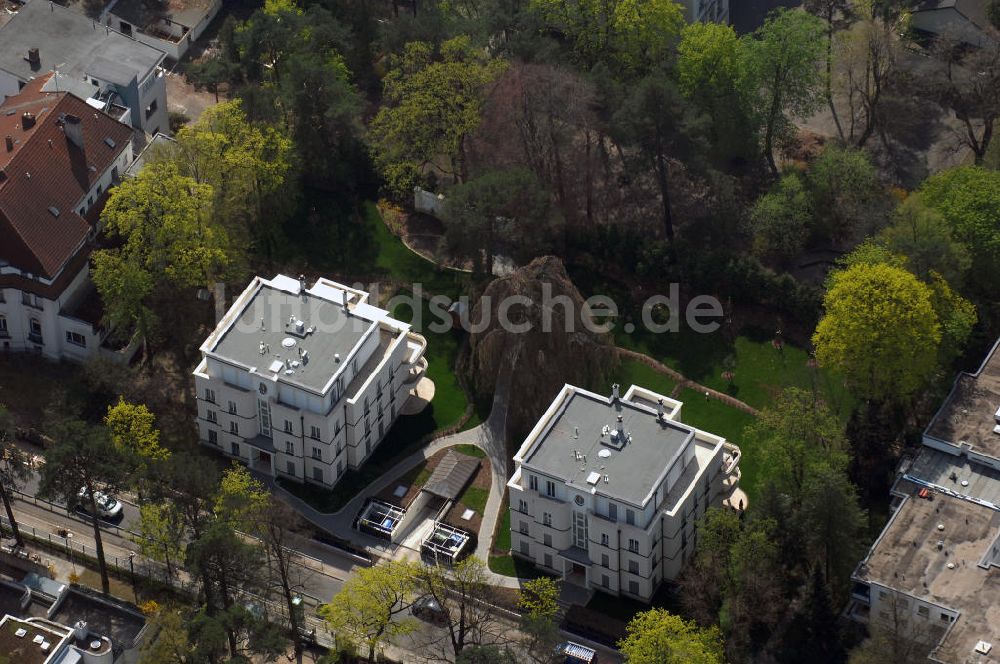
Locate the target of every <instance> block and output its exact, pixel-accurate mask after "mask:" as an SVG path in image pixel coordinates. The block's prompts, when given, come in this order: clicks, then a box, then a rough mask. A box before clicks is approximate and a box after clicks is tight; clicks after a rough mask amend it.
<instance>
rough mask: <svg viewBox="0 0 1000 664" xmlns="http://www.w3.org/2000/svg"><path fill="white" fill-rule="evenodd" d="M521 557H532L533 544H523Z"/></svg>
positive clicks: (524, 542)
mask: <svg viewBox="0 0 1000 664" xmlns="http://www.w3.org/2000/svg"><path fill="white" fill-rule="evenodd" d="M521 555H523V556H530V555H531V544H529V543H528V541H527V540H523V541H522V542H521Z"/></svg>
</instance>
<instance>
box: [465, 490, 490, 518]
mask: <svg viewBox="0 0 1000 664" xmlns="http://www.w3.org/2000/svg"><path fill="white" fill-rule="evenodd" d="M489 497H490V491H489V489H483V488H481V487H478V486H470V487H468V488H466V489H465V492H464V493H463V494H462V495H461V496H459V498H458V502H460V503H462V504H463V505H465V506H466V507H468V508H469V509H470V510H475V511H476V513H477V514H479V516H482V515H483V512H485V511H486V501H487V499H489Z"/></svg>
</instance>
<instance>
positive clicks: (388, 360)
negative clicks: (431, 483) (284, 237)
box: [194, 275, 427, 488]
mask: <svg viewBox="0 0 1000 664" xmlns="http://www.w3.org/2000/svg"><path fill="white" fill-rule="evenodd" d="M426 346H427V342H426V340H425V339H424V338H423V337H422V336H420V335H418V334H416V333H414V332H411V331H410V326H409V325H407V324H406V323H402V322H400V321H398V320H395V319H393V318H392V317H390V316H389V314H388V312H386V311H385V310H383V309H379V308H378V307H374V306H372V305H370V304H368V293H366V292H364V291H361V290H357V289H354V288H350V287H348V286H344V285H342V284H338V283H336V282H333V281H330V280H328V279H319V280H317V281H316V282H315V283H314V284H313V285H312V286H311V287H307V286H306V283H305V281H304V280H302V279H301V278H300V279H293V278H291V277H287V276H284V275H278V276H276V277H275V278H273V279H263V278H261V277H257V278H255V279H254V280H253V281H252V282H251V283H250V285H249V286H247V288H246V290H244V291H243V293H242V294H241V295H240V296H239V297H238V298H236V300H235V302H234V303H233V304H232V306H231V307H230V309H229V311H228V312H227V313H226V315H225V316H224V317H223V318H222V320H221V321H220V322H219V325H218V326H217V327H216V329H215V331H214V332H213V333H212V334H211V335H210V336H209V337H208V339H206V341H205V342H204V344H202V347H201V351H202V356H203V357H202V361H201V363H200V364H199V365H198V367H197V368H196V369H195V371H194V379H195V387H196V389H197V396H198V429H199V434H200V438H201V442H202V443H203V444H205V445H209V446H211V447H213V448H215V449H216V450H218V451H220V452H222V453H223V454H225V455H228V456H231V457H233V458H236V459H239V460H240V461H242V462H243V463H246V464H247V465H248V466H250V467H251V468H252V469H254V470H257V471H259V472H262V473H265V474H268V475H271V476H274V477H280V478H286V479H290V480H294V481H298V482H306V483H312V484H317V485H319V486H322V487H327V488H329V487H333V486H335V485H336V484H337V482H338V481H339V480H340V478H341V477H342V476H343V474H344V472H345V471H347V470H348V469H356V468H358V467H360V466H361V465H362V464H363V463H364V462H365V460H366V459H367V458H368V457H369V456H370V455H371V453H372V452H373V451H374V450H375V449H376V448H377V447H378V445H379V443H380V442H381V441H382V439H383V438H384V437H385V435H386V433H388V431H389V429H390V428H391V427H392V424H393V422H394V421H395V419H396V417H397V416H398V415H399V413H400V410H401V408H402V406H403V404H404V402H405V401H406V400H407V398H408V397H409V393H410V390H411V389H412V388H413V387H414V386H415V385H416V383H417V381H419V380H420V378H421V377H422V376H423V375H424V373H425V370H426V366H427V363H426V360H424V357H423V355H424V351H425V350H426Z"/></svg>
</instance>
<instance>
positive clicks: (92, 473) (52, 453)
mask: <svg viewBox="0 0 1000 664" xmlns="http://www.w3.org/2000/svg"><path fill="white" fill-rule="evenodd" d="M52 437H53V440H54V442H53V444H52V445H51V446H50V447H49V448H48V449H47V450H46V453H45V464H44V465H43V466H42V470H41V477H40V480H39V489H38V493H39V495H40V496H43V497H47V498H55V499H58V500H61V501H64V502H65V503H66V505H67V507H69V508H70V509H75V508H77V507H78V506H82V507H83V508H84V509H85V510H86V511H87V513H88V515H89V517H90V523H91V526H92V527H93V530H94V543H95V549H96V557H97V566H98V569H99V570H100V573H101V589H102V590H103V591H104V593H105V594H107V593H109V592H110V590H111V584H110V581H109V578H108V566H107V562H106V560H105V557H104V541H103V539H102V537H101V516H100V512H99V511H98V507H97V493H98V492H101V493H104V494H105V495H113V494H115V493H116V492H117V491H118V490H120V489H121V488H122V487H123V486H125V484H126V482H127V480H128V467H129V465H130V463H131V460H130V459H128V458H127V457H126V456H125V455H124V454H123V453H122V452H121V451H120V450H119V449H118V448H116V447H115V446H114V445H113V444H112V442H111V440H110V437H109V436H108V432H107V430H106V429H105V428H104V427H99V426H94V425H91V424H87V423H86V422H82V421H80V420H76V419H70V420H67V421H64V422H59V423H57V424H56V425H55V427H54V430H53V432H52ZM81 492H83V493H82V495H81Z"/></svg>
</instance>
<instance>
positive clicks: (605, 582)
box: [601, 574, 611, 588]
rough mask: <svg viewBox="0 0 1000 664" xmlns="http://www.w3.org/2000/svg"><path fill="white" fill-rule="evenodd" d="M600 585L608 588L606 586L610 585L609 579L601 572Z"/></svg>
mask: <svg viewBox="0 0 1000 664" xmlns="http://www.w3.org/2000/svg"><path fill="white" fill-rule="evenodd" d="M601 585H602V586H604V587H605V588H608V587H610V586H611V579H610V578H608V575H607V574H602V575H601Z"/></svg>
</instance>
